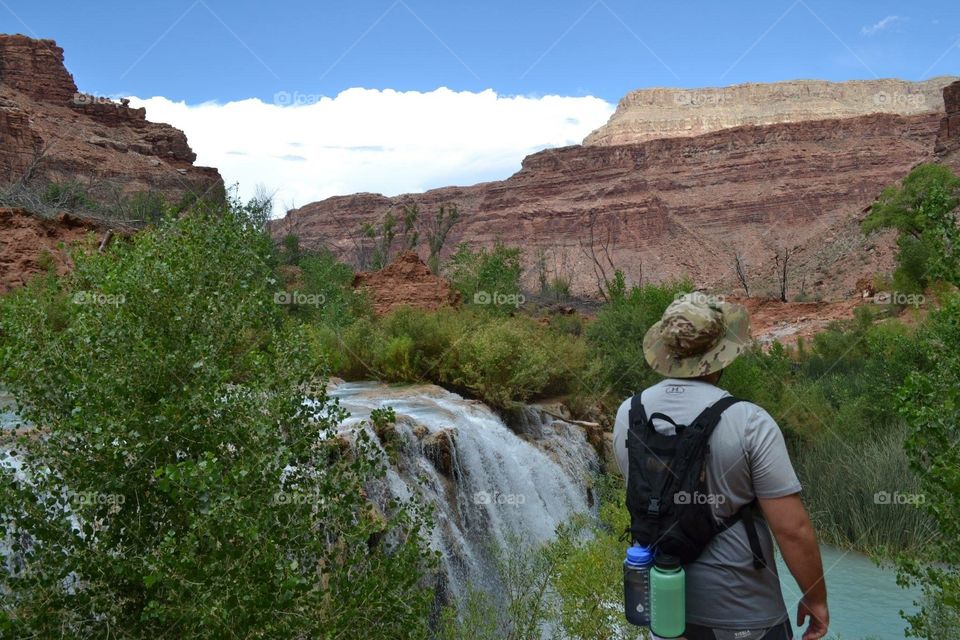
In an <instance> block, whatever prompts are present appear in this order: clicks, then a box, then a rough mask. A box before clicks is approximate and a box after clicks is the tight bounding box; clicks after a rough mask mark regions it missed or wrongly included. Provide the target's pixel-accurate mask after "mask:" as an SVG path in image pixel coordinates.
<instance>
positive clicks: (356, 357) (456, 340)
mask: <svg viewBox="0 0 960 640" xmlns="http://www.w3.org/2000/svg"><path fill="white" fill-rule="evenodd" d="M337 336H338V337H337V339H336V340H332V339H330V338H329V336H328V338H327V339H325V340H326V341H325V342H322V343H321V348H323V349H324V350H325V352H329V351H334V350H338V351H340V352H342V354H344V357H343V360H342V361H341V364H340V365H339V367H337V368H335V369H334V371H335V372H336V373H338V374H339V375H342V376H344V377H347V378H370V377H375V378H376V379H379V380H386V381H390V382H420V381H432V382H436V383H438V384H442V385H446V386H448V387H451V388H454V389H458V390H460V391H463V392H466V393H468V394H470V395H474V396H477V397H479V398H481V399H482V400H484V401H485V402H487V403H488V404H491V405H493V406H496V407H505V406H508V405H509V404H510V403H511V402H514V401H522V400H529V399H531V398H534V397H542V396H548V395H559V394H565V393H570V392H573V391H575V390H577V389H578V388H579V384H580V382H579V378H580V372H581V371H582V370H583V369H584V368H585V367H586V362H587V351H586V347H585V345H584V344H583V343H582V341H579V340H576V339H575V338H574V337H573V336H571V335H569V334H565V333H561V332H558V331H553V330H549V329H547V330H545V329H544V328H543V327H541V326H540V325H539V324H538V323H536V322H535V321H534V320H532V319H530V318H528V317H525V316H517V317H503V316H497V315H491V314H488V313H484V312H481V311H472V310H470V309H462V310H454V309H441V310H438V311H422V310H418V309H412V308H400V309H396V310H394V311H393V312H391V313H390V314H388V315H386V316H384V317H383V318H381V319H379V320H373V319H369V318H361V319H359V320H357V321H356V322H354V323H353V324H351V325H350V326H349V327H346V328H345V329H344V330H343V331H341V332H339V333H338V334H337Z"/></svg>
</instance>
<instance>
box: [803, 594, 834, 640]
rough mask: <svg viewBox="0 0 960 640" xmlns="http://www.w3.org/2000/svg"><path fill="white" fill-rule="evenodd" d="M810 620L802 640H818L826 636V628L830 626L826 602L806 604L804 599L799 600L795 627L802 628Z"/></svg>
mask: <svg viewBox="0 0 960 640" xmlns="http://www.w3.org/2000/svg"><path fill="white" fill-rule="evenodd" d="M808 617H809V618H810V626H808V627H807V630H806V631H805V632H804V634H803V640H818V638H822V637H824V636H825V635H827V627H828V626H830V612H829V611H828V610H827V603H826V602H818V603H811V604H807V603H806V601H805V599H804V598H801V599H800V604H799V605H797V626H798V627H803V624H804V622H805V621H806V619H807V618H808Z"/></svg>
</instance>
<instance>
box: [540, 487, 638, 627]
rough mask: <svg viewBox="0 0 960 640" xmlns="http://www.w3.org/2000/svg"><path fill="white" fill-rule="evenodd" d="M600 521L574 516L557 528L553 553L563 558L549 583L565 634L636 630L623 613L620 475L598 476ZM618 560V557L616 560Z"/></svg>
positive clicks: (624, 512)
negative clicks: (555, 597) (551, 583)
mask: <svg viewBox="0 0 960 640" xmlns="http://www.w3.org/2000/svg"><path fill="white" fill-rule="evenodd" d="M597 495H598V496H599V498H600V519H599V522H597V521H594V520H591V519H587V518H578V519H575V520H574V522H573V526H572V527H571V528H570V529H567V530H563V529H562V530H561V531H560V534H559V535H558V536H557V540H556V542H555V543H554V544H553V545H552V549H551V551H552V553H554V554H555V555H557V556H559V557H561V558H562V559H563V561H562V562H561V563H560V564H559V566H558V571H557V575H556V577H555V578H554V586H555V589H556V593H557V596H558V599H559V601H560V605H559V606H560V616H559V617H560V625H561V627H562V629H563V631H564V634H565V636H566V637H569V638H577V639H583V640H613V639H614V638H626V637H633V636H634V634H636V633H637V630H636V628H635V627H631V626H630V624H629V623H628V622H627V621H626V618H624V616H623V609H622V606H618V605H620V603H622V602H623V567H622V564H621V562H622V558H623V555H624V553H625V552H626V543H624V542H621V541H620V539H619V538H620V533H621V532H622V531H623V530H624V529H625V528H626V527H627V525H628V524H629V521H630V516H629V514H628V513H627V510H626V507H625V506H624V501H623V479H622V478H620V477H615V476H604V477H602V478H600V481H599V483H598V485H597ZM618 560H619V561H618Z"/></svg>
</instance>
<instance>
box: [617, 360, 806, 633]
mask: <svg viewBox="0 0 960 640" xmlns="http://www.w3.org/2000/svg"><path fill="white" fill-rule="evenodd" d="M728 395H730V394H729V393H727V392H726V391H724V390H723V389H720V388H719V387H715V386H713V385H712V384H709V383H706V382H701V381H698V380H680V379H671V378H668V379H666V380H663V381H661V382H660V383H658V384H655V385H654V386H652V387H650V388H649V389H646V390H645V391H644V392H643V395H642V396H641V400H642V402H643V406H644V408H645V409H646V411H647V415H651V414H653V413H654V412H660V413H664V414H666V415H668V416H670V417H671V418H672V419H673V421H674V422H676V423H678V424H690V423H691V422H692V421H693V420H694V418H696V417H697V415H698V414H699V413H700V412H701V411H703V410H704V409H705V408H707V407H708V406H710V405H711V404H713V403H714V402H716V401H717V400H719V399H720V398H722V397H724V396H728ZM629 413H630V399H629V398H628V399H627V400H626V401H624V403H623V404H621V405H620V409H619V410H618V411H617V418H616V422H615V425H614V430H613V448H614V454H615V456H616V459H617V465H618V466H619V467H620V471H621V473H623V476H624V478H626V477H627V472H628V464H627V431H628V430H629ZM654 426H655V427H656V429H657V431H659V432H660V433H663V434H673V433H674V428H673V425H671V424H670V423H669V422H666V421H661V420H654ZM707 488H708V489H709V492H710V494H711V496H713V498H712V499H711V503H712V504H713V506H714V513H715V514H716V515H717V516H718V517H726V516H730V515H733V514H734V513H736V512H737V510H738V509H740V507H742V506H743V505H745V504H747V503H749V502H751V501H752V500H753V499H754V498H780V497H783V496H787V495H791V494H794V493H797V492H799V491H800V482H799V481H798V480H797V475H796V473H795V472H794V470H793V465H792V464H791V463H790V456H789V455H788V453H787V448H786V445H785V443H784V441H783V434H782V433H781V432H780V428H779V427H778V426H777V423H776V422H775V421H774V420H773V418H771V417H770V414H768V413H767V412H766V411H764V410H763V409H761V408H760V407H758V406H757V405H755V404H753V403H750V402H738V403H737V404H734V405H733V406H731V407H730V408H728V409H727V410H726V411H725V412H724V413H723V416H722V417H721V419H720V423H719V424H718V425H717V428H716V430H715V431H714V432H713V435H712V436H711V437H710V452H709V454H708V458H707ZM756 523H757V530H758V532H759V535H760V544H761V546H762V547H763V554H764V557H765V558H766V559H767V564H768V568H766V569H760V570H757V569H754V568H753V556H752V555H751V553H750V543H749V540H748V539H747V534H746V530H745V529H744V525H743V523H742V522H737V523H736V524H734V525H733V526H731V527H730V528H729V529H727V530H726V531H723V532H722V533H720V534H719V535H717V536H716V537H715V538H714V539H713V540H711V541H710V544H709V545H708V546H707V548H706V549H704V551H703V553H702V554H701V555H700V557H699V558H698V559H697V560H696V562H693V563H691V564H689V565H687V566H686V567H684V570H685V571H686V578H687V579H686V584H687V602H686V606H687V622H689V623H693V624H700V625H704V626H709V627H716V628H727V629H760V628H765V627H771V626H774V625H776V624H779V623H781V622H783V621H784V620H785V619H786V617H787V610H786V607H785V605H784V603H783V595H782V594H781V593H780V582H779V578H778V577H777V567H776V564H775V563H774V561H773V558H774V555H773V540H772V537H771V535H770V530H769V529H768V528H767V523H766V522H765V521H764V520H763V518H762V517H759V513H758V517H757V518H756Z"/></svg>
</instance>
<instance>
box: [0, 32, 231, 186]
mask: <svg viewBox="0 0 960 640" xmlns="http://www.w3.org/2000/svg"><path fill="white" fill-rule="evenodd" d="M195 160H196V154H194V152H193V151H192V150H191V149H190V145H189V144H187V138H186V136H185V135H184V134H183V132H182V131H180V130H178V129H175V128H174V127H172V126H170V125H168V124H161V123H155V122H150V121H148V120H147V118H146V110H145V109H133V108H131V107H129V106H125V105H124V104H120V103H117V102H113V101H111V100H109V99H107V98H99V97H96V96H92V95H88V94H84V93H80V92H78V90H77V86H76V84H75V83H74V80H73V76H71V75H70V72H69V71H67V69H66V67H65V66H64V62H63V49H61V48H60V47H58V46H57V44H56V43H55V42H54V41H52V40H35V39H33V38H28V37H26V36H22V35H0V186H6V185H9V184H11V183H14V182H16V181H18V180H21V179H23V177H24V176H25V175H26V176H29V177H30V178H31V179H32V180H34V181H36V182H37V183H49V182H51V181H81V182H83V183H84V184H86V185H88V191H89V192H90V194H91V195H92V196H93V198H94V199H97V200H103V201H109V200H110V199H111V198H116V197H118V195H119V196H123V195H130V194H132V193H136V192H144V191H154V192H160V193H162V194H163V195H164V196H165V197H166V198H167V199H168V200H169V201H172V202H177V201H179V200H180V199H181V198H182V197H183V196H184V195H185V194H188V193H193V194H195V195H204V194H206V195H208V196H209V195H211V194H213V195H215V196H217V195H219V196H220V197H222V192H223V180H222V179H221V177H220V173H219V172H218V171H217V170H216V169H213V168H210V167H197V166H194V165H193V162H194V161H195Z"/></svg>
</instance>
